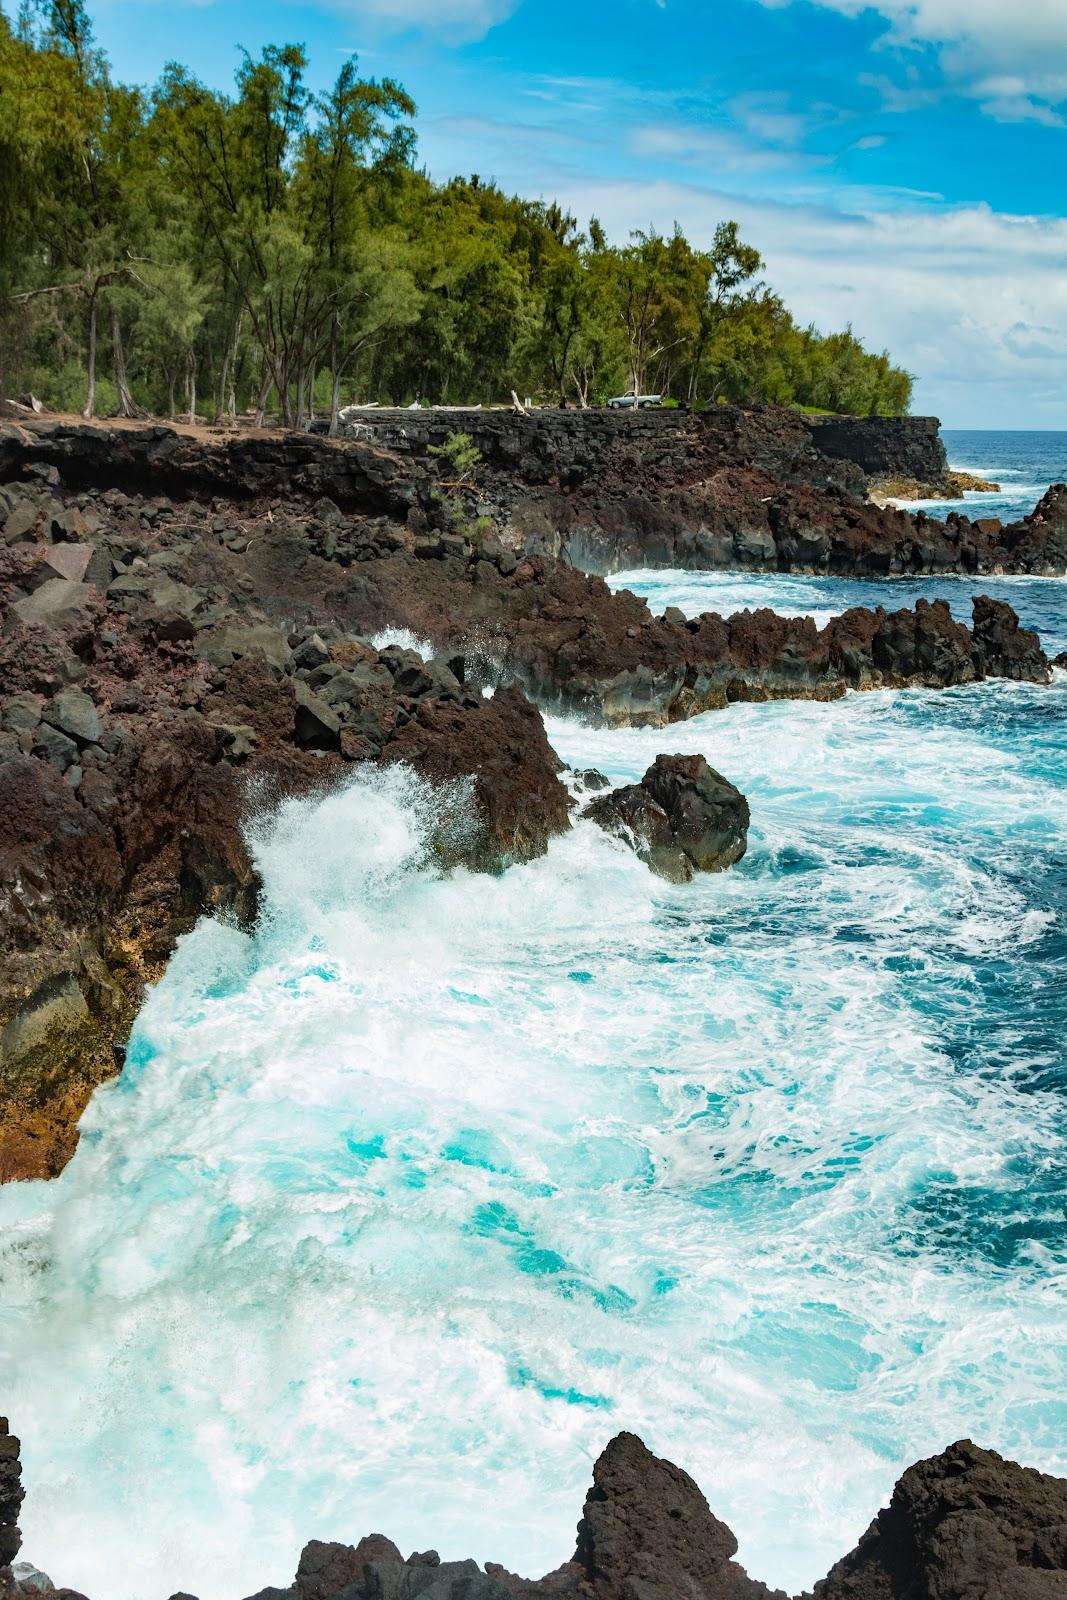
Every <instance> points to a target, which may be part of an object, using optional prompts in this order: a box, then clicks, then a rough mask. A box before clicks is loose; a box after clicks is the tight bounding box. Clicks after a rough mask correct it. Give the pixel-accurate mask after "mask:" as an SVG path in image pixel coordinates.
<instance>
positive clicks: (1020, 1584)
mask: <svg viewBox="0 0 1067 1600" xmlns="http://www.w3.org/2000/svg"><path fill="white" fill-rule="evenodd" d="M4 1427H5V1425H4V1424H0V1444H2V1441H3V1440H4V1439H5V1438H6V1437H8V1435H7V1434H6V1433H5V1432H4ZM3 1460H4V1457H3V1455H2V1454H0V1529H2V1528H3V1527H4V1523H3V1520H2V1519H3V1517H4V1516H5V1515H8V1516H9V1515H12V1514H13V1513H12V1512H11V1511H10V1509H9V1501H5V1500H4V1498H3V1495H4V1493H5V1490H4V1483H5V1480H4V1478H3V1476H2V1462H3ZM16 1461H17V1449H16ZM20 1499H21V1495H19V1496H18V1499H17V1500H16V1502H15V1505H14V1512H16V1513H17V1509H18V1500H20ZM736 1554H737V1540H736V1538H735V1536H734V1534H733V1533H732V1531H731V1530H730V1528H728V1527H727V1526H726V1524H725V1523H723V1522H720V1521H719V1519H718V1518H717V1517H716V1516H715V1514H714V1512H713V1511H712V1510H711V1508H710V1507H709V1505H708V1503H707V1501H706V1499H705V1498H704V1495H703V1494H702V1492H701V1490H700V1488H699V1487H698V1485H697V1484H696V1483H695V1482H694V1481H693V1479H692V1478H691V1477H690V1476H689V1475H688V1473H686V1472H684V1471H683V1470H682V1469H681V1468H680V1467H677V1466H675V1465H674V1464H673V1463H672V1462H670V1461H665V1460H662V1459H659V1458H657V1457H656V1456H655V1455H653V1454H652V1452H651V1451H650V1450H648V1449H647V1447H646V1446H645V1445H644V1444H643V1443H642V1441H641V1440H640V1439H639V1438H637V1437H636V1435H634V1434H631V1433H622V1434H619V1435H618V1436H617V1437H616V1438H614V1439H613V1440H612V1441H611V1443H610V1444H609V1445H608V1446H607V1448H606V1449H605V1450H604V1452H603V1454H602V1455H601V1456H600V1457H599V1459H598V1460H597V1462H596V1464H595V1466H594V1468H593V1482H592V1485H591V1487H590V1489H589V1492H588V1494H587V1496H586V1500H585V1506H584V1509H583V1513H582V1517H581V1521H580V1522H579V1524H578V1530H577V1540H576V1544H575V1549H574V1554H573V1556H572V1557H571V1559H570V1560H569V1561H567V1562H565V1563H564V1564H563V1565H562V1566H561V1567H558V1568H557V1569H556V1570H555V1571H554V1572H551V1573H549V1574H547V1576H545V1577H543V1578H537V1579H528V1578H521V1577H518V1576H517V1575H516V1574H514V1573H511V1572H508V1571H507V1569H506V1568H504V1567H502V1566H499V1565H497V1564H495V1563H493V1562H486V1564H485V1565H484V1567H482V1566H480V1565H479V1564H478V1563H477V1562H476V1561H474V1560H470V1559H467V1560H461V1561H453V1560H442V1559H441V1557H440V1556H439V1555H438V1553H437V1552H436V1551H435V1550H428V1551H423V1552H416V1553H414V1554H412V1555H409V1556H408V1557H407V1559H406V1560H405V1559H404V1557H403V1555H402V1554H401V1552H400V1550H399V1549H398V1548H397V1546H396V1545H395V1544H393V1542H392V1541H391V1540H390V1539H388V1538H387V1537H386V1536H385V1535H383V1534H370V1535H368V1536H367V1537H365V1538H363V1539H361V1540H360V1541H359V1542H358V1543H356V1544H353V1545H348V1544H343V1543H326V1542H323V1541H321V1540H312V1541H311V1542H310V1543H309V1544H307V1545H306V1546H305V1547H304V1550H303V1552H302V1553H301V1555H300V1558H299V1562H298V1566H297V1571H296V1576H295V1578H294V1579H293V1582H292V1583H291V1584H289V1585H287V1586H285V1587H267V1588H264V1589H260V1590H258V1591H257V1593H256V1594H255V1595H254V1596H250V1597H249V1600H514V1597H517V1596H529V1597H539V1600H787V1597H786V1596H785V1594H784V1593H783V1592H782V1591H781V1590H771V1589H769V1588H767V1586H766V1585H765V1584H763V1583H761V1582H760V1581H759V1580H758V1579H756V1578H752V1577H749V1575H748V1573H747V1572H746V1571H745V1570H744V1568H743V1567H741V1566H739V1565H738V1563H737V1561H736V1560H735V1556H736ZM19 1574H23V1576H21V1578H20V1576H19ZM42 1580H43V1581H42ZM41 1592H45V1593H58V1594H59V1595H63V1596H66V1597H68V1600H80V1597H78V1596H77V1595H76V1593H75V1591H73V1590H69V1589H58V1590H56V1589H53V1588H52V1587H51V1583H50V1580H49V1579H47V1578H44V1575H43V1574H38V1573H36V1569H34V1568H32V1567H30V1566H29V1565H28V1564H26V1566H21V1565H20V1567H19V1568H17V1569H16V1572H15V1574H12V1572H11V1570H10V1569H8V1570H7V1571H6V1572H5V1570H4V1569H3V1568H2V1567H0V1597H3V1600H30V1596H33V1595H37V1594H39V1593H41ZM1065 1595H1067V1481H1065V1480H1063V1479H1060V1478H1051V1477H1048V1476H1046V1475H1045V1474H1043V1473H1040V1472H1035V1471H1032V1470H1030V1469H1028V1468H1024V1467H1021V1466H1017V1465H1016V1464H1015V1463H1014V1462H1011V1461H1005V1460H1004V1459H1003V1458H1002V1457H1000V1456H998V1455H997V1454H995V1453H994V1452H993V1451H990V1450H981V1449H979V1448H978V1447H977V1446H976V1445H974V1444H971V1443H970V1442H969V1441H963V1442H961V1443H959V1444H955V1445H952V1446H951V1447H950V1448H949V1449H948V1450H946V1451H945V1452H944V1453H943V1454H942V1455H939V1456H936V1457H933V1458H932V1459H931V1460H928V1461H923V1462H920V1463H918V1465H916V1466H914V1467H911V1468H909V1470H908V1471H907V1472H906V1473H905V1474H904V1476H903V1477H902V1478H901V1479H900V1481H899V1482H898V1484H897V1486H896V1488H895V1490H894V1491H893V1496H892V1499H891V1501H890V1503H889V1505H888V1506H887V1507H886V1508H885V1509H884V1510H882V1511H880V1512H879V1513H878V1515H877V1517H876V1518H875V1520H874V1522H873V1523H872V1524H871V1526H870V1528H869V1529H868V1531H867V1532H866V1533H865V1534H864V1535H863V1537H862V1538H861V1539H860V1541H859V1543H858V1545H857V1546H856V1548H855V1549H854V1550H853V1551H852V1552H851V1554H849V1555H848V1556H846V1557H845V1558H844V1559H843V1560H842V1561H840V1562H838V1563H837V1565H836V1566H835V1567H834V1568H833V1569H832V1570H831V1572H830V1573H829V1574H828V1576H827V1577H826V1578H824V1579H823V1580H822V1581H821V1582H819V1583H817V1584H816V1586H815V1590H814V1596H811V1595H808V1596H805V1597H801V1600H1063V1597H1064V1596H1065ZM99 1600H106V1597H104V1596H101V1597H99ZM171 1600H195V1597H193V1596H190V1595H186V1594H185V1593H184V1592H182V1593H179V1594H175V1595H173V1596H172V1597H171Z"/></svg>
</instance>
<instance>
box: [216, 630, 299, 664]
mask: <svg viewBox="0 0 1067 1600" xmlns="http://www.w3.org/2000/svg"><path fill="white" fill-rule="evenodd" d="M197 654H198V655H199V656H201V657H202V658H203V659H204V660H205V661H208V662H210V663H211V665H212V666H219V667H226V666H229V665H230V664H231V662H233V661H235V660H237V659H238V658H239V657H241V656H253V657H261V658H262V659H263V660H265V661H267V662H269V663H270V665H271V666H272V667H273V668H274V669H275V671H277V672H284V671H285V669H286V667H287V666H288V665H289V662H290V659H291V652H290V649H289V645H288V643H287V641H286V638H285V635H284V634H283V633H282V631H281V629H280V628H276V627H274V626H272V625H271V624H270V623H267V622H260V623H250V624H245V623H240V622H228V623H227V624H226V625H225V627H223V628H222V629H220V631H219V632H218V633H217V634H214V635H212V636H211V637H210V638H205V639H204V640H202V641H201V640H198V642H197Z"/></svg>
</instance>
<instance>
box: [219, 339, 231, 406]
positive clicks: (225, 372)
mask: <svg viewBox="0 0 1067 1600" xmlns="http://www.w3.org/2000/svg"><path fill="white" fill-rule="evenodd" d="M229 383H230V342H229V340H228V339H227V341H226V348H225V350H224V351H223V354H222V372H221V373H220V374H219V387H218V390H217V392H216V394H215V421H216V422H221V421H222V413H223V411H224V410H225V409H226V391H227V389H228V388H229Z"/></svg>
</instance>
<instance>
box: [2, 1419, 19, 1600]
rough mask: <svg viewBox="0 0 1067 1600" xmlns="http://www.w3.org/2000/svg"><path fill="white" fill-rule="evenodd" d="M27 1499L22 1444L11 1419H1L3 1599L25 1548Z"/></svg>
mask: <svg viewBox="0 0 1067 1600" xmlns="http://www.w3.org/2000/svg"><path fill="white" fill-rule="evenodd" d="M24 1498H25V1491H24V1489H23V1487H22V1465H21V1462H20V1460H19V1441H18V1439H17V1438H16V1437H15V1435H14V1434H13V1433H12V1432H11V1429H10V1427H9V1425H8V1420H7V1418H6V1417H0V1595H3V1593H4V1583H5V1581H9V1580H10V1568H11V1564H12V1562H13V1561H14V1559H15V1557H16V1556H17V1555H18V1553H19V1550H20V1549H21V1547H22V1535H21V1534H20V1532H19V1527H18V1521H19V1511H20V1509H21V1507H22V1502H23V1499H24Z"/></svg>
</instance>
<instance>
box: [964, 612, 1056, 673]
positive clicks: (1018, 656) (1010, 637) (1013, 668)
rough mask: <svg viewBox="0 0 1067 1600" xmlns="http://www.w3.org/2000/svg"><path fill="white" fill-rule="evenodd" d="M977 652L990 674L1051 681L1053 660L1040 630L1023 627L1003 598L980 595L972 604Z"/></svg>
mask: <svg viewBox="0 0 1067 1600" xmlns="http://www.w3.org/2000/svg"><path fill="white" fill-rule="evenodd" d="M972 614H973V617H974V653H975V657H976V659H977V661H978V662H979V664H980V667H981V670H982V672H983V673H985V674H986V675H987V676H988V677H995V678H1015V679H1018V680H1021V681H1022V682H1025V683H1041V682H1042V681H1044V682H1047V681H1048V676H1049V662H1048V659H1047V657H1046V655H1045V653H1044V651H1043V650H1042V648H1041V641H1040V639H1039V638H1038V636H1037V634H1036V633H1032V632H1031V631H1030V630H1029V629H1028V628H1021V627H1020V626H1019V618H1018V617H1017V616H1016V614H1015V612H1014V611H1013V610H1012V608H1011V606H1009V605H1006V604H1005V602H1004V601H1003V600H991V599H990V598H989V597H988V595H976V596H975V598H974V601H973V603H972Z"/></svg>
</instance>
